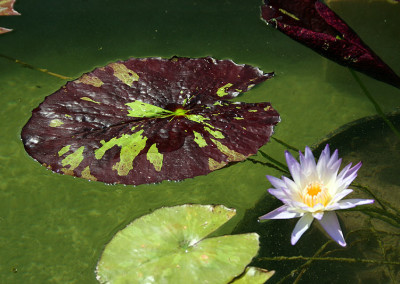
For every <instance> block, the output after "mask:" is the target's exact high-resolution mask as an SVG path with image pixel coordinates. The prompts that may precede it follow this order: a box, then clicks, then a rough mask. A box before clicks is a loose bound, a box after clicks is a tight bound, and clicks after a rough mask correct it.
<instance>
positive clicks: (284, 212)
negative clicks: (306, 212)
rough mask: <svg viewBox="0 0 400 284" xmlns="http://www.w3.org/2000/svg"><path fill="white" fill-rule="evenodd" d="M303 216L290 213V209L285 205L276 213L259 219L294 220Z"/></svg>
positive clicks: (276, 210) (275, 211) (273, 212)
mask: <svg viewBox="0 0 400 284" xmlns="http://www.w3.org/2000/svg"><path fill="white" fill-rule="evenodd" d="M300 216H301V214H300V213H297V212H289V211H288V207H287V206H286V205H283V206H281V207H279V208H277V209H275V210H274V211H271V212H269V213H268V214H265V215H263V216H261V217H259V219H261V220H265V219H292V218H296V217H300Z"/></svg>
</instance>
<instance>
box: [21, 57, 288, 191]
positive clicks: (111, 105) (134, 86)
mask: <svg viewBox="0 0 400 284" xmlns="http://www.w3.org/2000/svg"><path fill="white" fill-rule="evenodd" d="M272 76H273V73H263V72H262V71H261V70H260V69H258V68H255V67H252V66H249V65H238V64H235V63H234V62H232V61H231V60H215V59H213V58H210V57H206V58H196V59H190V58H178V57H173V58H171V59H162V58H131V59H129V60H126V61H119V62H114V63H110V64H108V65H107V66H104V67H100V68H96V69H95V70H93V71H92V72H89V73H87V74H84V75H83V76H81V77H80V78H79V79H77V80H74V81H71V82H68V83H67V84H66V85H65V86H63V87H62V88H61V89H60V90H58V91H57V92H55V93H54V94H52V95H50V96H48V97H46V99H45V100H44V101H43V102H42V103H41V104H40V105H39V107H38V108H36V109H35V110H33V112H32V117H31V119H30V120H29V121H28V123H27V124H26V125H25V126H24V128H23V130H22V134H21V137H22V141H23V143H24V146H25V149H26V151H27V152H28V154H29V155H31V156H32V157H33V158H34V159H36V160H37V161H38V162H40V163H41V164H42V165H44V166H46V167H47V168H49V169H51V170H52V171H54V172H57V173H61V174H67V175H73V176H76V177H82V178H86V179H89V180H97V181H102V182H106V183H122V184H134V185H139V184H144V183H155V182H161V181H163V180H182V179H185V178H190V177H195V176H198V175H205V174H208V173H210V172H212V171H214V170H217V169H219V168H222V167H224V166H225V165H227V164H228V163H230V162H237V161H242V160H245V159H246V158H247V157H248V156H250V155H253V154H256V153H257V151H258V149H259V148H260V147H261V146H263V145H264V144H265V143H267V142H268V140H269V138H270V136H271V135H272V134H273V128H274V126H275V125H276V124H277V123H278V122H279V121H280V117H279V114H278V112H277V111H276V110H275V109H274V108H273V107H272V106H271V105H270V103H266V102H265V103H241V102H231V101H228V100H229V99H232V98H235V97H236V96H237V95H239V94H240V93H243V92H246V91H247V90H249V89H251V88H252V87H253V86H255V85H257V84H259V83H261V82H263V81H265V80H267V79H269V78H271V77H272Z"/></svg>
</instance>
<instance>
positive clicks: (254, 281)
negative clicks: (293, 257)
mask: <svg viewBox="0 0 400 284" xmlns="http://www.w3.org/2000/svg"><path fill="white" fill-rule="evenodd" d="M274 273H275V271H268V270H265V269H262V268H258V267H252V266H249V267H247V268H246V271H245V272H244V274H243V276H241V277H240V278H238V279H237V280H235V281H233V282H232V283H234V284H263V283H264V282H265V281H267V280H268V279H270V278H271V277H272V275H274Z"/></svg>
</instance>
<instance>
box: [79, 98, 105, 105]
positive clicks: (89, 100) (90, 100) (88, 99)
mask: <svg viewBox="0 0 400 284" xmlns="http://www.w3.org/2000/svg"><path fill="white" fill-rule="evenodd" d="M81 100H83V101H87V102H91V103H95V104H98V105H99V104H101V103H100V102H96V101H94V100H92V99H91V98H88V97H81Z"/></svg>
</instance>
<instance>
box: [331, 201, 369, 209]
mask: <svg viewBox="0 0 400 284" xmlns="http://www.w3.org/2000/svg"><path fill="white" fill-rule="evenodd" d="M374 201H375V200H373V199H344V200H340V201H339V202H337V203H336V204H334V205H332V210H339V209H348V208H353V207H356V206H359V205H366V204H372V203H374Z"/></svg>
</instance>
